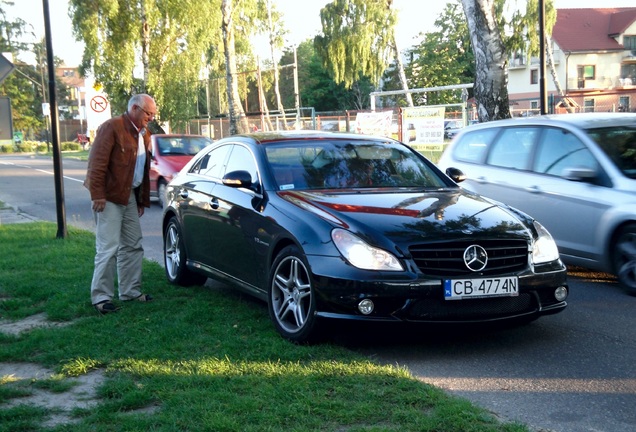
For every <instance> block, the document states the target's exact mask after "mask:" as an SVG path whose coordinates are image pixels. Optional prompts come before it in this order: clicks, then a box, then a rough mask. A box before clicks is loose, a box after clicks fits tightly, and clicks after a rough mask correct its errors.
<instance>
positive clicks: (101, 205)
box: [93, 199, 106, 213]
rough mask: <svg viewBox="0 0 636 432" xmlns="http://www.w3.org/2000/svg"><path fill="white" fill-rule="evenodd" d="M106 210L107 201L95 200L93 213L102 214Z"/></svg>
mask: <svg viewBox="0 0 636 432" xmlns="http://www.w3.org/2000/svg"><path fill="white" fill-rule="evenodd" d="M105 208H106V199H96V200H93V211H94V212H96V213H101V212H103V211H104V209H105Z"/></svg>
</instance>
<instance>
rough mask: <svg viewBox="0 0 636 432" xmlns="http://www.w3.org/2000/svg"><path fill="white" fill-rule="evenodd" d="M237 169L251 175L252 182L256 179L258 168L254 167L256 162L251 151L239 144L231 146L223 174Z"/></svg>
mask: <svg viewBox="0 0 636 432" xmlns="http://www.w3.org/2000/svg"><path fill="white" fill-rule="evenodd" d="M237 170H244V171H247V172H249V173H250V175H251V176H252V182H257V181H258V170H257V169H256V162H254V156H252V152H250V151H249V150H248V149H247V148H246V147H243V146H241V145H235V146H233V148H232V153H231V154H230V159H229V160H228V161H227V168H226V169H225V172H224V173H223V174H226V173H229V172H232V171H237Z"/></svg>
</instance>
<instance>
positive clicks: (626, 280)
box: [612, 225, 636, 294]
mask: <svg viewBox="0 0 636 432" xmlns="http://www.w3.org/2000/svg"><path fill="white" fill-rule="evenodd" d="M612 260H613V262H614V273H615V274H616V276H617V277H618V282H619V283H620V284H621V286H623V287H624V288H626V289H627V290H629V291H630V293H631V294H636V225H627V226H625V227H623V228H622V229H621V230H620V232H619V234H618V236H617V237H616V243H615V244H614V251H613V255H612Z"/></svg>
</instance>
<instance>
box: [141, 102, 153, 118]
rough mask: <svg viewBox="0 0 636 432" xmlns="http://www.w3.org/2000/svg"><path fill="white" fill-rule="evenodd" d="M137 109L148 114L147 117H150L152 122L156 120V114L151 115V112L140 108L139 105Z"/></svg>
mask: <svg viewBox="0 0 636 432" xmlns="http://www.w3.org/2000/svg"><path fill="white" fill-rule="evenodd" d="M137 108H139V109H140V110H142V111H143V112H145V113H146V115H147V116H148V117H150V120H152V119H154V118H155V113H150V112H148V111H146V110H145V109H143V108H142V107H140V106H139V105H137Z"/></svg>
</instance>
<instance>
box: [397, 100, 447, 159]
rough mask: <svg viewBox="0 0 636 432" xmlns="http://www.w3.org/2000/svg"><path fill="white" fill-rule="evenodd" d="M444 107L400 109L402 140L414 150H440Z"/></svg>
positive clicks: (442, 137) (442, 138)
mask: <svg viewBox="0 0 636 432" xmlns="http://www.w3.org/2000/svg"><path fill="white" fill-rule="evenodd" d="M445 111H446V109H445V108H444V107H415V108H404V109H403V110H402V140H401V141H402V142H403V143H406V144H408V145H410V146H411V147H413V148H414V149H415V150H418V151H419V150H442V149H443V146H444V114H445Z"/></svg>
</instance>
